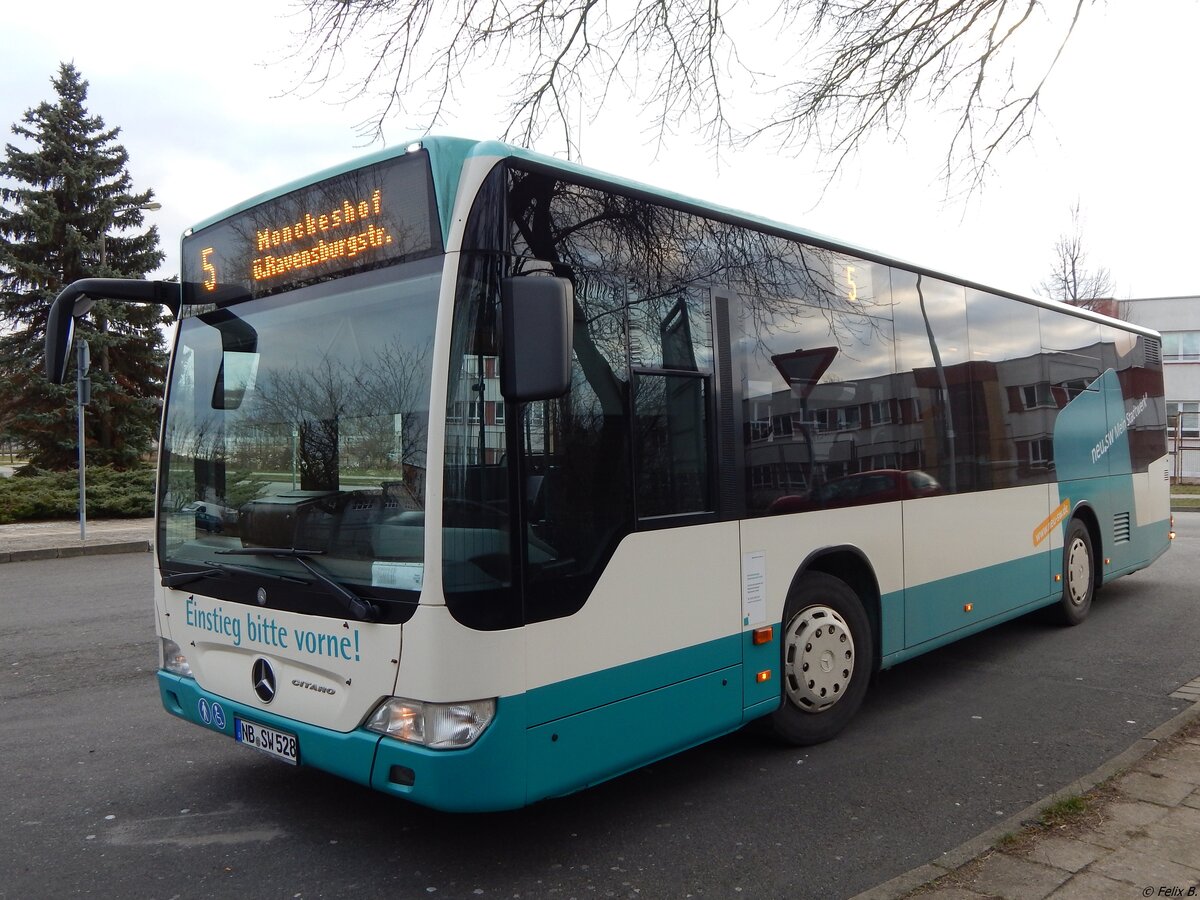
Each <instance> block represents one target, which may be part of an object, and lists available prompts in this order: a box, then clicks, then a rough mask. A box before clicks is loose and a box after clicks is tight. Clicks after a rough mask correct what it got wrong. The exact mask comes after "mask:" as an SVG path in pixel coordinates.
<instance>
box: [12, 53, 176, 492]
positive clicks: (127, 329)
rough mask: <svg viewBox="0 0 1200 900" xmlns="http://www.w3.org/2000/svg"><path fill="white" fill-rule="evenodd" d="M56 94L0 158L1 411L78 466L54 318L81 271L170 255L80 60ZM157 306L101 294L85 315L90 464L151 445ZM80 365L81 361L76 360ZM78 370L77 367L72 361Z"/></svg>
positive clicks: (161, 355) (113, 270)
mask: <svg viewBox="0 0 1200 900" xmlns="http://www.w3.org/2000/svg"><path fill="white" fill-rule="evenodd" d="M51 84H52V85H53V87H54V91H55V94H56V99H55V100H54V101H52V102H43V103H41V104H39V105H38V106H37V107H35V108H33V109H29V110H26V112H25V114H24V116H23V117H22V119H21V122H20V123H17V124H14V125H13V126H12V132H13V134H14V135H16V136H17V137H19V138H22V139H23V140H24V143H25V144H26V148H24V149H22V148H21V147H17V146H14V145H13V144H6V145H5V148H4V152H5V155H4V158H3V160H0V326H2V327H0V378H3V379H5V380H7V381H8V384H9V390H8V391H7V392H6V393H5V396H4V398H3V400H2V401H0V402H3V404H4V407H5V408H4V409H0V419H7V425H8V431H9V433H10V434H11V435H12V436H13V438H14V439H16V440H17V441H18V442H20V443H22V444H24V445H25V447H26V448H27V449H28V450H29V452H30V462H31V464H32V465H34V466H36V467H38V468H47V469H54V470H64V469H69V468H72V467H74V466H75V464H76V458H77V438H76V429H75V403H74V394H75V390H74V379H73V378H72V377H71V376H70V375H69V376H68V378H67V381H66V383H65V384H64V385H63V386H61V387H58V386H54V385H50V384H49V383H47V381H46V379H45V377H44V375H43V371H44V370H43V361H42V360H43V353H44V342H45V334H46V319H47V316H48V314H49V310H50V304H51V302H52V301H53V299H54V297H55V296H56V295H57V294H58V292H59V291H60V290H62V288H63V287H65V286H66V285H68V284H70V283H71V282H72V281H75V280H76V279H79V278H94V277H128V278H141V277H144V276H145V275H146V273H148V272H150V271H152V270H153V269H155V268H156V267H157V266H158V265H159V263H160V262H161V261H162V259H163V254H162V252H161V251H160V250H159V249H158V231H157V229H156V228H154V227H151V228H149V229H147V230H145V231H141V230H140V227H141V225H142V219H143V217H142V208H144V207H145V206H146V205H147V204H148V203H149V202H150V199H151V197H153V192H152V191H149V190H147V191H143V192H141V193H134V192H133V186H132V179H131V177H130V175H129V172H128V170H127V168H126V166H127V163H128V161H129V154H128V153H127V152H126V150H125V148H124V147H123V146H121V145H120V144H119V143H117V140H116V139H117V135H118V134H119V133H120V129H119V128H106V127H105V124H104V120H103V119H102V118H101V117H100V116H94V115H91V114H89V112H88V110H87V107H86V105H85V103H86V100H87V91H88V83H87V81H85V80H83V78H82V76H81V75H80V73H79V71H78V70H77V69H76V68H75V66H74V65H73V64H70V63H63V64H61V65H60V66H59V70H58V75H57V77H55V78H53V79H52V80H51ZM163 321H164V319H163V314H162V311H161V310H160V309H158V308H157V307H147V306H140V305H132V304H121V303H107V302H100V303H97V304H96V305H95V306H94V307H93V308H92V310H91V311H90V312H89V313H88V314H87V315H86V316H84V317H82V318H80V319H78V320H77V322H76V328H75V335H76V338H83V339H85V340H87V341H88V343H89V345H90V348H91V359H92V366H91V371H90V373H89V376H90V378H91V382H92V395H91V397H92V399H91V404H90V406H89V407H88V409H87V416H86V420H87V426H88V430H87V436H86V440H87V460H88V464H89V465H92V464H96V465H105V464H107V465H113V466H117V467H120V468H124V467H128V466H130V465H133V464H134V463H136V462H137V461H138V459H139V458H140V457H142V456H143V455H144V454H145V453H146V452H147V451H148V450H149V449H150V447H151V444H152V443H153V441H154V438H155V436H156V429H157V424H158V410H159V406H158V398H159V396H160V394H161V391H162V385H163V378H164V376H165V371H166V355H165V350H164V341H163V337H162V333H161V332H160V330H159V327H158V326H159V325H160V324H161V323H162V322H163ZM72 366H73V363H72ZM72 371H73V369H72Z"/></svg>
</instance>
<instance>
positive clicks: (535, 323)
mask: <svg viewBox="0 0 1200 900" xmlns="http://www.w3.org/2000/svg"><path fill="white" fill-rule="evenodd" d="M500 299H501V306H502V309H503V324H504V355H503V357H502V359H501V364H500V393H501V394H502V395H503V396H504V399H505V400H508V401H510V402H515V403H521V402H526V401H531V400H551V399H553V398H555V397H561V396H562V395H563V394H565V393H566V392H567V391H568V390H569V389H570V387H571V326H572V322H573V319H574V291H573V289H572V287H571V282H570V281H568V280H567V279H566V278H557V277H551V276H542V275H527V276H525V277H522V278H505V279H503V280H502V281H501V282H500Z"/></svg>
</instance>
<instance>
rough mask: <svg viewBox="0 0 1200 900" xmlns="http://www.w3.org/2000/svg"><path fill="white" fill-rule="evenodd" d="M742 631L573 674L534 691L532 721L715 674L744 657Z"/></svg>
mask: <svg viewBox="0 0 1200 900" xmlns="http://www.w3.org/2000/svg"><path fill="white" fill-rule="evenodd" d="M741 642H742V638H741V635H738V634H731V635H729V636H728V637H723V638H717V639H716V640H712V641H705V642H704V643H703V644H696V645H695V646H692V647H684V648H682V649H679V650H673V651H671V652H670V653H662V654H660V655H658V656H651V657H649V658H647V659H639V660H637V661H635V662H631V663H626V664H625V665H621V666H613V667H612V668H610V669H604V670H603V671H600V672H592V673H590V674H587V675H580V676H578V677H576V678H568V679H566V680H565V681H559V682H557V683H555V684H548V685H546V686H544V687H539V688H534V689H533V690H532V691H530V692H529V724H530V725H540V724H542V723H543V722H550V721H553V720H554V719H560V718H562V717H563V716H569V715H573V714H575V713H578V712H580V711H581V710H585V709H592V708H593V707H598V706H604V705H606V704H608V703H614V702H616V701H619V700H624V699H625V698H626V697H632V696H634V695H635V694H643V693H646V692H647V691H651V690H654V689H655V688H660V687H666V686H668V685H672V684H676V683H678V682H680V681H685V680H687V679H689V678H695V677H696V676H697V675H700V674H703V673H706V672H716V671H718V670H720V669H724V668H727V667H729V666H734V665H738V664H740V663H741V661H742V643H741Z"/></svg>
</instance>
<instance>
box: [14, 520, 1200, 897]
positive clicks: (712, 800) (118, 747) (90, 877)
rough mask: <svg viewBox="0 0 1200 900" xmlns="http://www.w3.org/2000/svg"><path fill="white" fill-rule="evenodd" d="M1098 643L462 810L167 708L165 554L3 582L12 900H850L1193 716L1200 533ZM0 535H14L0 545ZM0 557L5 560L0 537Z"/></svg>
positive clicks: (889, 684)
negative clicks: (396, 794)
mask: <svg viewBox="0 0 1200 900" xmlns="http://www.w3.org/2000/svg"><path fill="white" fill-rule="evenodd" d="M1177 518H1178V519H1179V525H1180V528H1179V531H1180V539H1179V540H1178V541H1177V542H1176V543H1177V546H1176V547H1175V548H1174V549H1173V550H1172V551H1171V552H1170V553H1168V555H1167V556H1166V557H1164V558H1163V559H1162V560H1160V562H1159V563H1157V564H1156V565H1155V566H1154V567H1152V568H1151V569H1149V570H1147V571H1145V572H1142V573H1138V574H1136V575H1134V576H1130V577H1128V578H1125V579H1122V580H1121V581H1118V582H1116V583H1115V584H1113V585H1110V586H1109V587H1107V588H1106V589H1105V591H1104V592H1103V594H1102V595H1101V597H1100V598H1099V600H1098V601H1097V603H1096V605H1095V607H1094V609H1093V613H1092V616H1091V617H1090V618H1089V620H1088V622H1087V623H1085V624H1084V625H1083V626H1081V627H1079V628H1074V629H1059V628H1053V627H1049V626H1047V625H1045V624H1043V623H1042V622H1041V621H1040V620H1038V619H1037V617H1026V618H1024V619H1021V620H1018V621H1016V622H1012V623H1008V624H1007V625H1004V626H1001V627H999V628H997V629H993V630H992V631H990V632H987V633H986V634H983V635H979V636H976V637H974V638H970V639H967V640H965V641H962V642H959V643H958V644H955V645H952V646H950V647H947V648H944V649H943V650H941V651H936V652H935V653H932V654H929V655H927V656H925V657H922V658H921V659H918V660H915V661H913V662H911V663H907V664H905V665H902V666H899V667H897V668H896V669H894V670H891V671H889V672H885V673H882V674H881V675H880V676H879V678H878V679H877V682H876V684H875V685H874V686H873V689H872V691H871V692H870V693H869V694H868V697H867V701H866V703H865V704H864V708H863V710H862V712H861V713H860V714H859V716H858V717H857V719H856V720H855V722H854V723H852V725H851V726H850V728H849V729H848V730H847V731H846V732H845V733H844V734H843V735H842V736H841V737H840V738H839V739H838V740H836V741H834V742H832V743H830V744H826V745H822V746H820V747H814V748H807V749H804V750H796V749H793V748H786V747H781V746H779V745H777V744H775V743H773V742H772V741H770V740H767V739H765V738H764V737H763V736H762V735H760V734H758V733H756V732H755V731H754V730H753V729H747V730H744V731H743V732H739V733H738V734H735V735H732V736H730V737H727V738H724V739H722V740H719V741H715V742H713V743H710V744H708V745H706V746H704V747H701V748H698V749H696V750H694V751H690V752H688V753H685V754H681V755H679V756H677V757H674V758H672V759H670V760H666V761H664V762H662V763H659V764H656V765H654V766H651V767H648V768H645V769H642V770H639V771H637V772H634V773H631V774H630V775H627V776H625V777H623V778H619V779H616V780H614V781H612V782H609V783H607V784H604V785H600V786H597V787H595V788H592V789H590V790H588V791H584V792H581V793H580V794H576V795H574V796H572V797H567V798H563V799H561V800H555V801H550V802H547V803H542V804H539V805H537V806H534V807H531V808H529V809H526V810H521V811H517V812H514V813H504V814H494V815H486V816H449V815H445V814H439V813H434V812H430V811H427V810H422V809H420V808H417V807H412V806H408V805H405V804H403V803H398V802H397V801H395V800H392V799H390V798H387V797H383V796H382V795H377V794H374V793H373V792H371V791H368V790H366V789H363V788H360V787H357V786H355V785H350V784H347V783H345V782H342V781H340V780H337V779H334V778H332V777H329V776H325V775H322V774H321V773H317V772H312V771H309V770H304V769H301V770H294V769H291V768H288V767H286V766H282V765H280V764H277V763H275V762H273V761H271V760H269V759H266V758H262V757H260V756H259V755H257V754H254V753H252V752H250V751H247V750H245V749H244V748H241V747H238V746H236V745H234V744H232V742H229V741H225V740H222V739H221V738H220V737H218V736H216V735H212V734H207V733H204V732H202V731H200V730H199V729H196V728H194V727H192V726H189V725H186V724H184V723H182V722H179V721H178V720H176V719H173V718H172V717H170V716H168V715H167V714H166V713H164V712H163V711H162V710H161V708H160V706H159V702H158V697H157V691H156V689H155V686H154V680H153V672H154V669H155V666H156V651H155V645H154V636H153V626H152V621H151V604H150V596H151V594H150V591H151V584H152V580H151V579H152V572H151V567H152V557H151V556H149V555H148V554H147V555H140V556H139V555H122V556H113V557H108V558H98V557H97V558H91V557H89V558H81V559H47V560H38V561H26V562H13V563H10V564H9V565H6V566H3V567H0V659H3V660H4V661H5V664H4V665H3V666H2V667H0V668H2V669H3V678H2V680H0V703H2V706H3V710H4V712H3V723H4V724H3V726H2V727H0V759H3V760H4V765H3V766H2V767H0V793H2V794H3V796H5V797H6V798H8V801H7V802H6V804H5V806H4V808H3V809H2V810H0V826H2V827H0V860H6V861H7V862H4V863H0V867H2V868H4V869H6V870H7V871H6V872H5V873H4V875H3V877H0V897H3V898H9V897H13V898H16V897H29V896H45V895H51V894H53V895H59V894H72V893H96V894H99V895H102V896H136V897H142V896H145V897H172V896H180V897H191V896H231V897H232V896H238V897H245V896H248V895H250V896H287V897H323V896H324V897H340V896H364V895H365V896H369V895H378V894H385V893H386V894H390V895H391V896H401V897H407V896H449V897H457V896H464V897H477V896H478V897H512V896H522V897H543V896H552V897H572V896H575V897H590V896H616V897H633V896H640V897H687V896H696V897H731V896H748V897H779V896H796V897H846V896H852V895H854V894H857V893H859V892H861V891H864V890H868V889H870V888H872V887H873V886H876V885H879V884H881V883H884V882H888V881H889V880H890V879H893V878H895V877H897V876H901V875H903V874H904V873H906V872H908V871H909V870H911V869H913V868H914V867H918V866H921V865H923V864H926V863H929V862H930V861H936V860H939V859H943V858H946V857H947V856H952V855H953V854H954V851H955V850H956V848H959V847H960V845H962V844H963V842H964V841H968V840H970V839H972V838H974V837H976V836H977V835H980V834H982V833H986V832H988V831H989V830H990V829H992V828H994V827H995V826H996V825H997V824H999V823H1003V822H1006V821H1008V820H1010V819H1011V818H1012V817H1013V816H1014V815H1018V814H1020V813H1021V812H1022V810H1025V809H1026V808H1028V807H1030V805H1031V804H1036V803H1037V802H1039V801H1040V800H1042V799H1044V798H1046V797H1047V796H1049V795H1051V794H1052V793H1053V792H1055V791H1058V790H1060V789H1062V788H1064V787H1066V786H1068V785H1071V784H1073V783H1075V782H1076V780H1077V779H1079V778H1081V777H1083V776H1085V775H1086V774H1087V773H1091V772H1093V771H1095V770H1096V769H1098V768H1100V767H1102V766H1104V765H1105V764H1106V763H1107V762H1108V761H1110V760H1112V759H1113V758H1115V757H1117V756H1119V755H1120V754H1121V753H1122V752H1123V751H1125V750H1127V749H1128V748H1129V747H1130V746H1131V745H1133V744H1135V742H1137V741H1138V740H1139V738H1141V737H1142V736H1143V735H1146V734H1147V733H1148V732H1151V731H1153V729H1155V728H1156V727H1158V726H1160V725H1162V724H1163V723H1164V722H1167V721H1170V720H1172V719H1173V718H1174V717H1175V716H1176V715H1178V714H1179V713H1181V712H1182V711H1184V710H1185V709H1187V708H1188V707H1189V706H1190V703H1189V702H1185V701H1184V700H1181V699H1178V698H1172V697H1171V696H1170V694H1171V693H1173V692H1176V691H1177V689H1178V688H1179V687H1180V686H1181V685H1184V684H1186V683H1188V682H1191V681H1192V680H1193V679H1194V678H1196V677H1197V675H1200V653H1198V651H1197V649H1196V648H1197V647H1200V611H1198V610H1197V608H1196V604H1197V592H1196V589H1195V586H1194V582H1195V560H1196V559H1197V553H1198V551H1200V516H1189V515H1181V516H1179V517H1177ZM3 540H4V532H3V531H2V530H0V541H3ZM0 549H2V545H0Z"/></svg>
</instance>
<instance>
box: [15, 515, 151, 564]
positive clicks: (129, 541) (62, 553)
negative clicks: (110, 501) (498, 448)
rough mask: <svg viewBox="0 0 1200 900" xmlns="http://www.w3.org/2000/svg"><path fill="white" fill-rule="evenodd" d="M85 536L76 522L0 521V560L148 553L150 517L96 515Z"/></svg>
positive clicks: (149, 545)
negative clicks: (82, 537) (117, 517)
mask: <svg viewBox="0 0 1200 900" xmlns="http://www.w3.org/2000/svg"><path fill="white" fill-rule="evenodd" d="M86 526H87V528H86V531H87V539H86V540H83V541H81V540H80V539H79V522H78V521H77V520H63V521H57V522H18V523H16V524H12V525H0V563H7V562H24V561H26V560H30V559H57V558H61V557H67V556H92V555H95V554H101V553H103V554H108V553H147V552H149V550H150V549H151V547H152V546H153V541H154V520H153V519H97V520H95V521H88V522H87V523H86Z"/></svg>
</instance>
